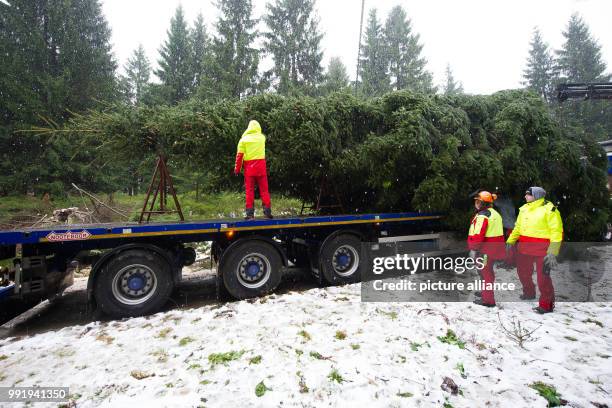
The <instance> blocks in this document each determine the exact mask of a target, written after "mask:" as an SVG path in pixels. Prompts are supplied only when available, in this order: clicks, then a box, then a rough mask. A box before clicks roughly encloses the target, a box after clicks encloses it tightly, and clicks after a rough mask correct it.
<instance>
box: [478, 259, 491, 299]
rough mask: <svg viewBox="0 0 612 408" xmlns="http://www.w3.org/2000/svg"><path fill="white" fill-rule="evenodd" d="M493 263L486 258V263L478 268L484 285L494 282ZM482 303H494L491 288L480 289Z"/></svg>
mask: <svg viewBox="0 0 612 408" xmlns="http://www.w3.org/2000/svg"><path fill="white" fill-rule="evenodd" d="M493 263H494V261H491V260H490V259H487V264H486V265H485V266H484V268H482V269H481V270H480V276H481V277H482V279H483V280H484V282H485V285H488V284H491V285H493V283H494V282H495V272H494V271H493ZM482 303H486V304H488V305H493V304H495V296H494V295H493V291H492V290H486V289H485V290H483V291H482Z"/></svg>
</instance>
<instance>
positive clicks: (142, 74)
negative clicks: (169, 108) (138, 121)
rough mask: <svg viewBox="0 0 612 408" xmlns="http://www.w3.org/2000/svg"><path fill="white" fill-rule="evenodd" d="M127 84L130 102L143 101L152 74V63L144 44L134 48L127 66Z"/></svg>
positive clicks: (137, 102) (136, 103) (138, 102)
mask: <svg viewBox="0 0 612 408" xmlns="http://www.w3.org/2000/svg"><path fill="white" fill-rule="evenodd" d="M125 72H126V77H125V79H126V85H127V91H128V97H129V100H130V102H132V103H133V104H135V105H139V104H140V103H142V99H143V97H144V94H145V92H146V91H147V87H148V86H149V78H150V76H151V65H150V64H149V59H148V58H147V55H146V53H145V50H144V47H143V46H142V44H140V45H139V46H138V48H137V49H135V50H134V52H133V53H132V56H131V57H130V58H129V59H128V62H127V65H126V67H125Z"/></svg>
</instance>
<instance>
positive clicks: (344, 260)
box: [321, 235, 364, 285]
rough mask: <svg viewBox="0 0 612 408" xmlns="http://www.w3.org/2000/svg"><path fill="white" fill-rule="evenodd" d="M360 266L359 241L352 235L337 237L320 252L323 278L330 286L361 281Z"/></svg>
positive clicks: (361, 260) (361, 261)
mask: <svg viewBox="0 0 612 408" xmlns="http://www.w3.org/2000/svg"><path fill="white" fill-rule="evenodd" d="M362 265H364V259H363V256H362V252H361V240H360V239H359V238H357V237H356V236H354V235H338V236H337V237H335V238H332V239H331V240H329V241H328V242H326V243H325V244H324V247H323V248H322V250H321V269H322V271H323V276H324V277H325V280H326V281H328V282H329V283H331V284H334V285H336V284H342V283H354V282H359V281H361V270H362Z"/></svg>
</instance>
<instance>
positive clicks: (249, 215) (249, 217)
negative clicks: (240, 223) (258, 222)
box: [244, 208, 255, 220]
mask: <svg viewBox="0 0 612 408" xmlns="http://www.w3.org/2000/svg"><path fill="white" fill-rule="evenodd" d="M254 218H255V209H254V208H247V209H246V216H245V217H244V219H245V220H252V219H254Z"/></svg>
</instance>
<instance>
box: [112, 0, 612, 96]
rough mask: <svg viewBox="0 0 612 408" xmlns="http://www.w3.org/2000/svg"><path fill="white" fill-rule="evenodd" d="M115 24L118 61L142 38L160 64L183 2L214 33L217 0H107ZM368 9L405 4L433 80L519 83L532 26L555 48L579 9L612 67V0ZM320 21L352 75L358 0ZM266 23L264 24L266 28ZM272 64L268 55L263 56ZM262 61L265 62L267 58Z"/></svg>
mask: <svg viewBox="0 0 612 408" xmlns="http://www.w3.org/2000/svg"><path fill="white" fill-rule="evenodd" d="M267 1H268V0H253V5H254V17H255V18H259V17H260V16H261V15H262V14H263V13H264V12H265V4H266V2H267ZM102 3H103V10H104V13H105V15H106V18H107V20H108V22H109V24H110V27H111V29H112V31H113V36H112V40H113V46H114V52H115V56H116V57H117V60H118V62H119V64H120V66H123V64H124V63H125V62H126V61H127V59H128V57H129V56H130V54H131V53H132V51H133V50H134V49H135V48H137V47H138V44H140V43H142V44H143V46H144V47H145V50H146V52H147V56H148V57H149V60H150V61H151V62H152V64H153V65H154V66H155V65H156V61H157V59H158V57H159V54H158V49H159V47H160V45H161V44H162V42H163V41H164V40H165V39H166V37H167V35H166V31H167V29H168V28H169V26H170V18H171V17H172V16H173V15H174V12H175V10H176V7H177V6H178V5H179V4H182V6H183V8H184V10H185V14H186V17H187V20H188V22H189V24H190V25H191V24H192V23H193V20H195V18H196V16H197V14H198V13H199V12H201V13H202V15H203V16H204V21H205V22H206V25H207V30H208V32H209V33H211V32H212V31H214V28H213V23H214V22H215V21H216V19H217V15H218V13H217V9H216V7H215V6H214V1H212V0H180V1H179V0H102ZM365 4H366V12H365V15H364V31H365V25H366V22H367V14H368V11H369V10H370V9H371V8H374V7H376V8H377V9H378V15H379V18H380V19H381V20H383V21H384V19H386V16H387V13H388V12H389V10H390V9H391V8H392V7H393V6H395V5H401V6H402V7H404V9H405V10H406V11H407V13H408V16H409V17H410V18H411V20H412V26H413V30H414V32H416V33H419V34H420V36H421V43H422V44H423V45H424V48H423V55H424V56H425V57H426V58H427V60H428V69H429V70H430V71H432V72H433V74H434V83H435V84H436V85H439V84H442V83H443V81H444V79H445V75H444V72H445V69H446V64H450V65H451V68H452V69H453V72H454V76H455V78H456V79H457V80H460V81H462V82H463V85H464V88H465V91H466V92H469V93H485V94H486V93H492V92H495V91H497V90H500V89H508V88H517V87H520V86H521V85H520V83H521V80H522V77H521V76H522V72H523V68H524V65H525V60H526V57H527V53H528V50H529V41H530V39H531V35H532V32H533V28H534V27H535V26H538V27H539V28H540V30H541V32H542V35H543V37H544V40H545V41H547V42H548V43H549V44H550V45H551V46H552V48H553V49H558V48H560V47H561V44H562V43H563V37H562V31H563V30H564V29H565V27H566V26H567V22H568V21H569V18H570V16H571V15H572V14H573V13H575V12H577V13H579V14H580V15H581V16H582V18H583V19H584V20H585V22H586V23H587V24H588V26H589V28H590V30H591V34H592V35H593V36H594V37H595V38H596V39H597V41H598V42H599V44H600V45H601V46H602V53H603V58H604V61H605V62H606V64H607V66H608V71H612V29H611V28H610V23H611V22H610V17H611V16H612V1H611V0H504V1H502V0H461V1H460V0H412V1H409V0H403V1H402V0H376V1H374V0H365ZM316 9H317V13H318V15H319V17H320V20H321V22H320V29H321V31H322V32H323V33H324V37H323V41H322V47H323V51H324V64H325V66H327V62H328V61H329V58H330V57H333V56H338V57H340V58H341V59H342V61H343V62H344V64H345V65H346V66H347V68H348V72H349V76H350V78H351V80H354V78H355V69H356V61H357V47H358V36H359V19H360V12H361V0H317V2H316ZM264 29H265V27H264V26H263V24H262V25H261V26H260V30H264ZM266 64H270V61H269V59H268V61H267V62H266ZM261 68H268V67H266V66H264V67H261Z"/></svg>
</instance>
